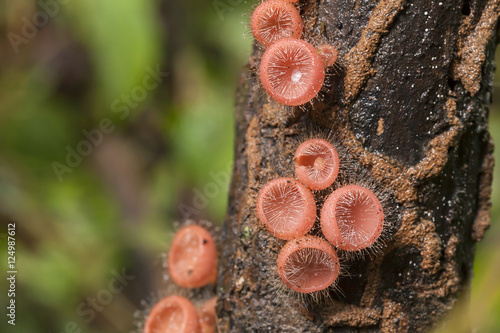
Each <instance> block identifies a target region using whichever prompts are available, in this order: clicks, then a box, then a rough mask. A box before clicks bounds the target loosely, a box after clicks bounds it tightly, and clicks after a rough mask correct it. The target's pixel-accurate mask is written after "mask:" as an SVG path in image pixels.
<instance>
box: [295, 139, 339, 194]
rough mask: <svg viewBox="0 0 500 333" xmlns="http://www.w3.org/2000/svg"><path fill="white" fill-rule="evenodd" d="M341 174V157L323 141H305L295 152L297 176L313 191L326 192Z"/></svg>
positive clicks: (330, 145)
mask: <svg viewBox="0 0 500 333" xmlns="http://www.w3.org/2000/svg"><path fill="white" fill-rule="evenodd" d="M338 173H339V155H338V154H337V150H336V149H335V148H334V147H333V146H332V144H331V143H330V142H328V141H326V140H323V139H311V140H307V141H304V142H303V143H302V144H301V145H300V146H299V148H297V151H296V152H295V176H296V177H297V179H298V180H299V181H300V182H301V183H302V184H304V185H305V186H307V187H308V188H310V189H311V190H324V189H325V188H327V187H329V186H330V185H332V184H333V182H334V181H335V179H337V175H338Z"/></svg>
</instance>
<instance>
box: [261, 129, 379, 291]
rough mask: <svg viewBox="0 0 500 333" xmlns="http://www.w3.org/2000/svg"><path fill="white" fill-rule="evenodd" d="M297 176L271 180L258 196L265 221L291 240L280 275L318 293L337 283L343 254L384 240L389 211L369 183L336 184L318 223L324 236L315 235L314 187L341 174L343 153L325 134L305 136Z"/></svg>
mask: <svg viewBox="0 0 500 333" xmlns="http://www.w3.org/2000/svg"><path fill="white" fill-rule="evenodd" d="M294 164H295V177H296V178H297V179H298V180H295V179H292V178H277V179H274V180H271V181H270V182H268V183H267V184H266V185H264V187H263V188H262V189H261V190H260V192H259V195H258V197H257V205H256V211H257V216H258V218H259V220H260V221H261V223H262V224H263V225H264V226H265V227H266V228H267V230H269V232H270V233H271V234H272V235H274V236H275V237H276V238H279V239H282V240H285V241H287V243H286V244H285V245H284V246H283V248H282V249H281V251H280V253H279V255H278V259H277V270H278V275H279V277H280V278H281V280H282V281H283V283H284V284H285V285H286V286H287V287H289V288H290V289H291V290H293V291H295V292H298V293H302V294H313V295H314V294H315V293H317V292H321V291H323V290H325V289H326V288H328V287H331V286H335V283H336V281H337V278H338V276H339V273H340V272H341V269H340V262H339V255H338V254H337V251H342V252H343V254H346V256H349V254H353V253H357V254H358V255H363V254H364V252H363V251H367V249H369V248H370V247H373V246H375V245H376V244H377V242H378V241H379V238H380V235H381V234H382V230H383V227H384V211H383V207H382V204H381V203H380V201H379V199H378V198H377V196H376V195H375V194H374V193H373V192H372V191H371V190H370V189H369V188H367V187H363V186H360V185H354V184H348V185H345V186H337V188H336V189H335V190H334V191H333V192H331V193H330V194H329V195H328V196H327V198H326V200H325V201H324V203H323V206H322V208H321V211H320V218H319V224H320V229H321V234H322V235H323V236H324V238H323V237H321V235H311V234H310V231H311V230H312V229H313V227H314V225H315V223H316V220H317V205H316V200H315V196H314V194H313V191H314V192H317V193H321V195H323V192H321V191H323V190H327V189H330V188H331V187H332V185H334V183H335V181H336V179H337V176H338V174H339V164H340V161H339V155H338V153H337V150H336V149H335V148H334V147H333V145H332V144H331V143H330V142H329V141H327V140H324V139H310V140H306V141H304V142H303V143H302V144H301V145H300V146H299V147H298V148H297V150H296V152H295V156H294Z"/></svg>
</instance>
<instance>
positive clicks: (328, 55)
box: [316, 44, 338, 67]
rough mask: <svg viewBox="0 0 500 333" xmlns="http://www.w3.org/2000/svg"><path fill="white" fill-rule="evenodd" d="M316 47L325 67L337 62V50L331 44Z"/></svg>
mask: <svg viewBox="0 0 500 333" xmlns="http://www.w3.org/2000/svg"><path fill="white" fill-rule="evenodd" d="M316 49H317V50H318V54H319V56H320V58H321V60H323V63H324V64H325V67H331V66H333V65H334V64H335V63H336V62H337V57H338V52H337V50H336V49H335V47H333V45H328V44H323V45H320V46H318V47H317V48H316Z"/></svg>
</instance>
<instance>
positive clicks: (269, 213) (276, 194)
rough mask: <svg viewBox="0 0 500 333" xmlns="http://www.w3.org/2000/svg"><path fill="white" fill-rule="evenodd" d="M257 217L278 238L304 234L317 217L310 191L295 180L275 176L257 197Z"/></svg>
mask: <svg viewBox="0 0 500 333" xmlns="http://www.w3.org/2000/svg"><path fill="white" fill-rule="evenodd" d="M257 216H258V217H259V220H260V221H261V222H262V224H264V225H265V226H266V227H267V229H268V230H269V231H270V232H271V233H272V234H273V235H274V236H276V237H278V238H280V239H286V240H289V239H292V238H296V237H300V236H303V235H305V234H306V233H307V232H308V231H309V230H310V229H311V228H312V226H313V225H314V221H315V220H316V202H315V201H314V196H313V195H312V193H311V191H310V190H309V189H307V188H306V187H305V186H304V185H302V184H301V183H299V182H298V181H296V180H294V179H290V178H278V179H275V180H272V181H270V182H269V183H267V184H266V185H265V186H264V187H263V188H262V190H261V191H260V193H259V196H258V197H257Z"/></svg>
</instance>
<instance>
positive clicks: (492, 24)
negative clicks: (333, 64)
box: [217, 0, 500, 332]
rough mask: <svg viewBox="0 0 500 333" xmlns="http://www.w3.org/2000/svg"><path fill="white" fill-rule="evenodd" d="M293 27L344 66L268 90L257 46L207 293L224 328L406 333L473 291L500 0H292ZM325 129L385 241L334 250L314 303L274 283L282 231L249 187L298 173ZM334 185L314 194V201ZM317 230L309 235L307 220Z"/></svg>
mask: <svg viewBox="0 0 500 333" xmlns="http://www.w3.org/2000/svg"><path fill="white" fill-rule="evenodd" d="M300 8H301V14H302V17H303V19H304V35H303V38H304V39H306V40H308V41H310V42H311V43H313V44H315V45H317V44H319V43H322V42H329V43H334V44H335V45H336V46H337V47H338V49H339V53H340V66H338V67H337V68H336V69H332V70H330V72H329V75H328V85H327V87H326V88H324V89H323V91H322V92H321V97H320V98H318V99H316V100H315V101H314V102H313V103H312V104H310V105H307V106H305V107H303V108H289V107H283V106H280V105H279V104H277V103H276V102H273V101H271V100H270V99H269V98H268V97H267V95H266V93H265V92H264V91H263V89H262V87H261V86H260V83H259V79H258V76H257V73H256V71H255V69H256V68H258V65H259V61H260V58H261V56H262V52H263V51H262V50H261V49H259V48H258V47H257V46H256V47H255V49H254V53H253V55H252V57H251V59H250V63H249V67H248V70H247V71H246V72H245V73H244V75H243V77H242V80H241V83H240V87H239V91H238V93H237V99H236V117H235V118H236V142H235V165H234V173H233V179H232V185H231V189H230V201H229V209H228V212H227V216H226V220H225V224H224V230H223V232H224V234H223V237H224V245H223V246H224V248H223V253H222V258H221V264H220V265H221V268H222V272H221V274H220V276H219V295H220V299H219V302H218V305H217V310H218V325H219V329H220V331H221V332H333V331H335V332H351V331H364V332H371V331H377V332H378V331H382V332H396V331H397V332H416V331H426V330H429V329H430V328H431V327H432V325H434V324H435V323H436V322H438V321H440V320H441V319H442V318H443V317H444V316H445V315H446V314H447V313H448V312H449V310H450V309H451V308H453V306H454V305H455V304H456V302H457V299H458V298H459V297H460V296H464V295H466V294H467V293H468V292H469V286H470V279H471V273H472V264H473V256H474V247H475V243H476V242H477V241H479V240H481V238H482V237H483V235H484V232H485V230H486V229H487V228H488V226H489V223H490V222H489V210H490V205H491V202H490V192H491V177H492V168H493V163H494V161H493V155H492V151H493V145H492V142H491V139H490V136H489V133H488V105H489V103H490V99H491V97H490V96H491V82H492V75H493V70H494V64H493V59H494V50H495V43H496V37H497V20H498V16H499V12H500V1H499V0H478V1H475V0H472V1H470V2H469V1H467V0H465V1H457V0H434V1H428V0H406V1H405V0H381V1H379V2H376V1H365V0H356V1H353V0H336V1H329V0H324V1H323V0H321V1H304V2H301V5H300ZM311 136H314V137H328V138H330V139H331V140H332V141H334V142H335V143H336V145H337V146H338V148H339V150H340V152H341V156H342V162H343V167H342V172H341V174H342V176H341V180H340V182H341V183H344V184H345V183H348V182H349V183H362V184H365V185H368V186H370V187H372V188H373V189H374V190H376V191H377V192H378V193H379V195H380V196H382V197H383V201H384V209H385V211H386V212H387V227H386V230H385V231H384V233H385V235H384V242H385V246H383V248H382V250H381V251H379V252H378V253H377V254H376V255H371V256H366V257H364V258H351V259H348V260H345V261H344V263H343V264H344V268H345V271H346V272H349V275H347V274H344V275H343V276H342V277H341V278H340V280H339V282H338V289H340V290H341V291H342V292H339V291H335V290H332V291H331V292H330V294H329V297H326V298H322V299H320V300H319V301H317V300H313V299H311V298H310V297H303V298H302V299H299V298H298V297H297V295H296V294H293V293H290V292H288V291H287V290H286V288H283V287H282V286H281V285H280V282H279V279H278V278H277V274H276V257H277V253H278V251H279V249H280V248H281V247H282V246H283V244H284V243H283V242H282V241H280V240H278V239H276V238H274V237H273V236H271V235H270V234H269V233H268V232H267V231H266V230H265V229H264V228H263V227H262V226H261V225H260V224H259V221H258V219H257V216H256V214H255V203H256V197H257V194H258V192H259V189H260V188H261V187H262V186H263V185H264V184H265V183H266V182H268V181H270V180H272V179H275V178H277V177H282V176H288V177H293V153H294V149H295V148H296V147H297V145H298V144H299V143H300V141H301V140H303V139H304V138H307V137H311ZM331 191H332V189H328V190H325V191H322V192H317V193H315V195H316V198H317V201H318V202H319V207H321V203H322V202H323V200H324V198H325V197H326V196H327V195H328V194H329V193H331ZM313 233H319V231H318V230H313Z"/></svg>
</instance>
